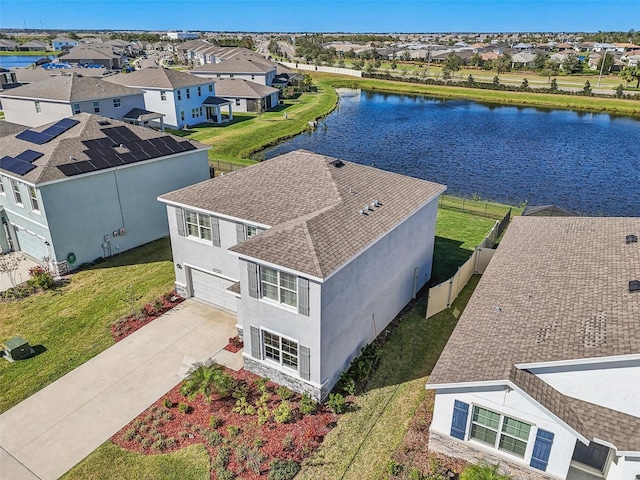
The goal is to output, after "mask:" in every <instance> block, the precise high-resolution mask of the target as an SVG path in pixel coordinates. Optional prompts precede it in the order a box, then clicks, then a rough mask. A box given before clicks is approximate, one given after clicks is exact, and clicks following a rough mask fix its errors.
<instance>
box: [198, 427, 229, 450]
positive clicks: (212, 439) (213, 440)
mask: <svg viewBox="0 0 640 480" xmlns="http://www.w3.org/2000/svg"><path fill="white" fill-rule="evenodd" d="M201 433H202V436H203V437H204V438H205V440H206V441H207V443H208V444H209V445H210V446H212V447H216V446H218V445H220V444H221V443H222V441H223V440H224V437H223V436H222V434H221V433H220V432H218V431H216V430H206V431H204V432H201Z"/></svg>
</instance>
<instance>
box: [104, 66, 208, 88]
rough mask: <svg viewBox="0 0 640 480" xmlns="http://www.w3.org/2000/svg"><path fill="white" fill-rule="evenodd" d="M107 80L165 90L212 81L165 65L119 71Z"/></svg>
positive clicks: (119, 83)
mask: <svg viewBox="0 0 640 480" xmlns="http://www.w3.org/2000/svg"><path fill="white" fill-rule="evenodd" d="M105 80H106V81H107V82H110V83H115V84H118V85H128V86H131V87H138V88H157V89H165V90H178V89H180V88H187V87H193V86H197V85H206V84H209V83H211V79H207V78H202V77H196V76H195V75H191V74H189V73H185V72H180V71H178V70H171V69H170V68H163V67H148V68H143V69H142V70H136V71H135V72H131V73H119V74H118V75H114V76H112V77H109V78H107V79H105ZM216 93H217V92H216Z"/></svg>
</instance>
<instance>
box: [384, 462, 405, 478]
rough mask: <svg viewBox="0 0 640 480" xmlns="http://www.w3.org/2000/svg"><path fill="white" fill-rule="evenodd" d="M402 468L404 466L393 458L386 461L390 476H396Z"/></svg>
mask: <svg viewBox="0 0 640 480" xmlns="http://www.w3.org/2000/svg"><path fill="white" fill-rule="evenodd" d="M403 470H404V467H403V466H402V465H401V464H399V463H396V462H395V461H393V460H389V462H388V463H387V473H388V474H389V475H391V476H392V477H397V476H398V475H400V474H401V473H402V471H403Z"/></svg>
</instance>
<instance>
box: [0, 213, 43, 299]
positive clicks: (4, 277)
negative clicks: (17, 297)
mask: <svg viewBox="0 0 640 480" xmlns="http://www.w3.org/2000/svg"><path fill="white" fill-rule="evenodd" d="M0 228H2V226H0ZM5 255H7V257H11V258H13V257H19V256H22V257H23V260H22V261H21V262H20V267H19V268H18V270H16V272H15V273H14V278H15V281H16V284H18V285H19V284H21V283H23V282H26V281H27V280H29V269H30V268H31V267H36V266H38V263H37V262H36V261H35V260H33V259H32V258H30V257H27V256H26V255H24V254H23V253H22V252H12V253H6V254H5ZM11 287H13V284H12V283H11V279H10V278H9V274H8V273H0V292H4V291H5V290H9V289H10V288H11Z"/></svg>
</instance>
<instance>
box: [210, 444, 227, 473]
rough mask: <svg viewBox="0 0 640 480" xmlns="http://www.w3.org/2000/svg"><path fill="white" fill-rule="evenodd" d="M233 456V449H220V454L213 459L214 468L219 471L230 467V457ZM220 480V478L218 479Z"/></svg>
mask: <svg viewBox="0 0 640 480" xmlns="http://www.w3.org/2000/svg"><path fill="white" fill-rule="evenodd" d="M230 455H231V449H230V448H229V447H220V448H219V449H218V453H217V454H216V456H215V458H214V459H213V468H215V469H216V473H218V470H224V469H225V468H227V465H229V456H230ZM218 478H219V477H218Z"/></svg>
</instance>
